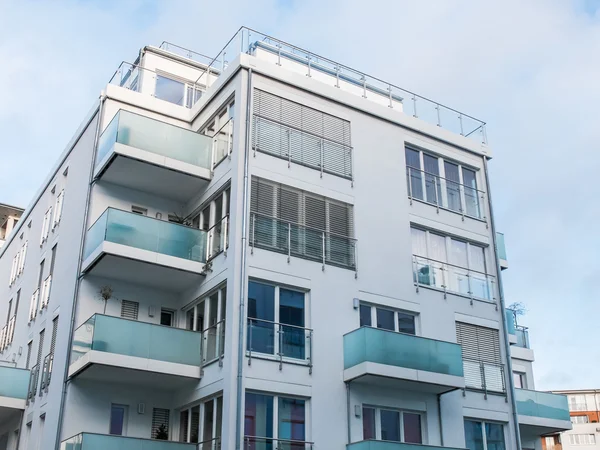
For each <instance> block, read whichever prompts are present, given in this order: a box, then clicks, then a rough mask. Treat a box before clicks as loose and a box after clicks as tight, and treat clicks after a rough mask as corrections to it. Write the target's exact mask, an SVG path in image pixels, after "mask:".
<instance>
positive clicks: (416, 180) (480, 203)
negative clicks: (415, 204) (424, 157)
mask: <svg viewBox="0 0 600 450" xmlns="http://www.w3.org/2000/svg"><path fill="white" fill-rule="evenodd" d="M406 179H407V182H408V198H409V199H410V201H411V204H412V201H413V200H421V201H424V202H426V203H430V204H432V205H434V206H436V207H437V208H438V210H439V209H440V208H441V209H447V210H449V211H453V212H455V213H458V214H461V215H462V216H468V217H473V218H475V219H480V220H486V216H485V212H484V211H485V209H484V208H485V204H486V201H485V200H486V197H485V192H483V191H480V190H478V189H476V188H474V187H472V186H468V185H465V184H461V183H457V182H456V181H452V180H449V179H447V178H442V177H440V176H438V175H435V174H432V173H429V172H425V171H424V170H420V169H416V168H414V167H410V166H407V167H406Z"/></svg>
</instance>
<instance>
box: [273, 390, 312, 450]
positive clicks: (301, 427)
mask: <svg viewBox="0 0 600 450" xmlns="http://www.w3.org/2000/svg"><path fill="white" fill-rule="evenodd" d="M304 408H305V403H304V400H298V399H295V398H283V397H280V398H279V414H278V416H279V438H280V439H287V440H294V441H304V440H305V439H306V422H305V414H304ZM301 448H304V446H301Z"/></svg>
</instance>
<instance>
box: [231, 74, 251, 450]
mask: <svg viewBox="0 0 600 450" xmlns="http://www.w3.org/2000/svg"><path fill="white" fill-rule="evenodd" d="M251 100H252V69H251V68H249V69H248V83H247V85H246V144H245V148H244V199H243V201H244V203H243V211H242V267H241V269H240V280H241V287H240V312H239V315H240V320H239V337H238V358H237V364H238V367H237V410H236V417H235V448H236V449H237V450H240V449H241V443H242V442H241V441H242V413H243V412H242V390H243V377H244V323H245V320H244V316H245V312H246V305H245V302H246V289H247V285H248V283H246V259H247V254H248V252H247V238H246V235H247V234H248V233H247V231H248V205H249V202H248V197H249V192H248V171H249V169H248V166H249V164H250V159H249V155H250V114H251V112H252V108H251V105H250V102H251Z"/></svg>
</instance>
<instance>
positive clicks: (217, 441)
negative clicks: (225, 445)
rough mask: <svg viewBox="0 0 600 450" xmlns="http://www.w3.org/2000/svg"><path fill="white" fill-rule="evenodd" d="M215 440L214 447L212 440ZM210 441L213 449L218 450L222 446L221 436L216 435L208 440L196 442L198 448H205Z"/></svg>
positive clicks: (200, 449)
mask: <svg viewBox="0 0 600 450" xmlns="http://www.w3.org/2000/svg"><path fill="white" fill-rule="evenodd" d="M213 441H214V447H213V444H212V442H213ZM209 443H210V446H211V448H212V449H213V450H218V449H220V448H221V436H217V437H215V438H212V439H207V440H205V441H201V442H198V443H197V444H196V448H197V449H198V450H204V446H205V445H206V444H209Z"/></svg>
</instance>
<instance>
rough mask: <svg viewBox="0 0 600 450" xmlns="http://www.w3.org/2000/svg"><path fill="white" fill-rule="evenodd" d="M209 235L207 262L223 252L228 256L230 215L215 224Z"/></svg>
mask: <svg viewBox="0 0 600 450" xmlns="http://www.w3.org/2000/svg"><path fill="white" fill-rule="evenodd" d="M207 233H208V237H207V245H206V260H207V261H209V260H211V259H212V258H214V257H215V256H217V255H218V254H219V253H221V252H224V253H225V254H227V249H228V248H229V215H227V216H225V217H223V218H222V219H221V220H219V221H218V222H217V223H216V224H214V225H213V226H212V227H211V228H210V229H209V230H208V232H207Z"/></svg>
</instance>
